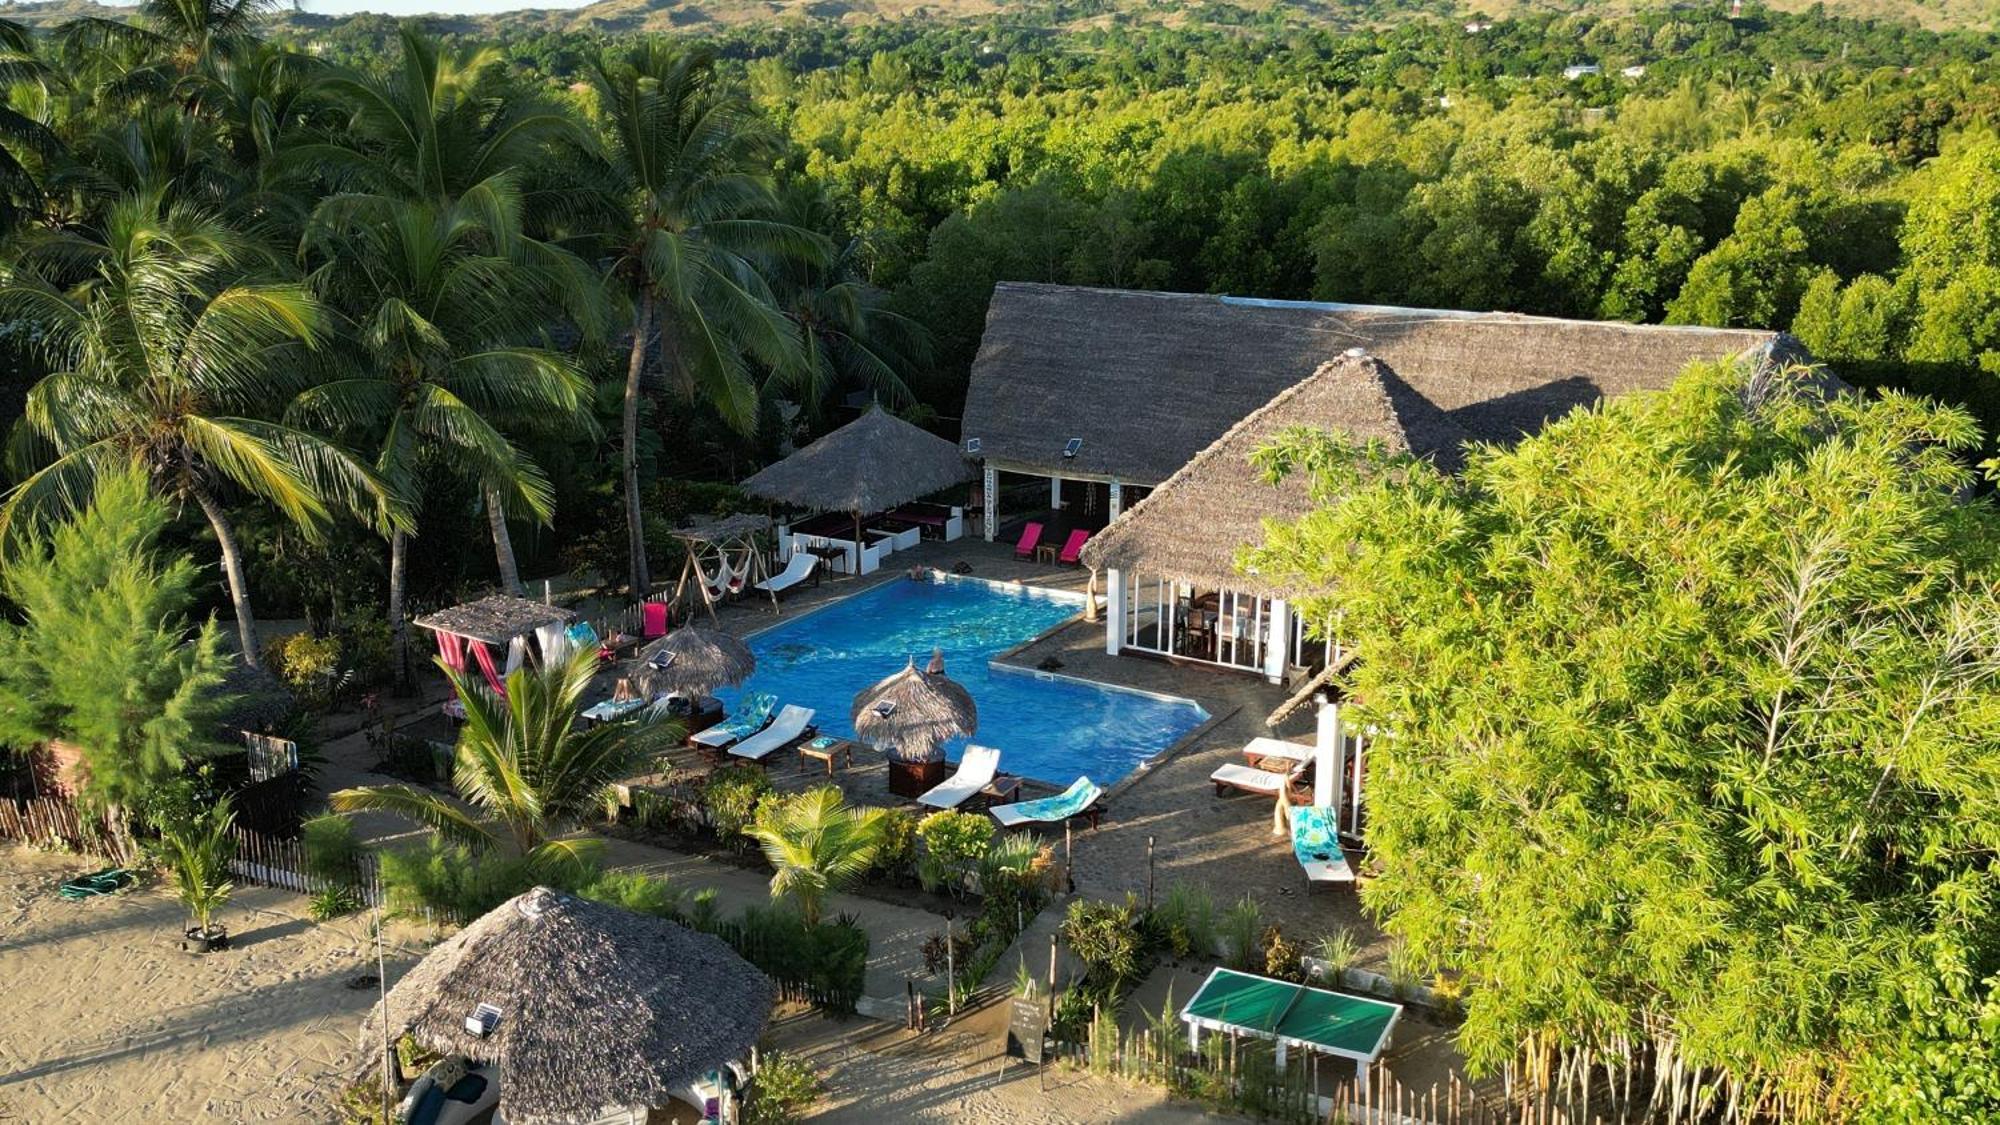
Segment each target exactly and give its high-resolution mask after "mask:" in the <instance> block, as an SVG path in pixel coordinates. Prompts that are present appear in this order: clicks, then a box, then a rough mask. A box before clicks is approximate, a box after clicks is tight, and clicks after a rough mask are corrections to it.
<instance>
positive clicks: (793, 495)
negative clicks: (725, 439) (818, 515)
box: [743, 407, 974, 515]
mask: <svg viewBox="0 0 2000 1125" xmlns="http://www.w3.org/2000/svg"><path fill="white" fill-rule="evenodd" d="M973 472H974V470H973V467H972V464H971V462H969V461H967V460H966V459H965V455H964V454H962V453H960V452H959V451H958V447H957V446H955V445H953V444H952V443H950V442H948V441H946V440H944V439H943V438H941V437H938V436H937V435H936V434H933V433H931V432H930V431H928V430H924V429H921V428H919V427H917V426H913V425H911V424H910V423H908V422H905V421H903V420H902V419H901V418H898V417H896V416H895V415H893V414H891V413H889V412H888V411H886V410H883V409H881V408H880V407H876V408H873V409H871V410H869V411H868V412H867V413H865V414H863V415H862V416H861V417H859V418H856V419H855V420H854V421H852V422H849V423H848V424H847V425H845V426H842V427H840V428H839V429H837V430H835V431H833V432H832V433H830V434H828V435H826V436H825V437H823V438H820V439H819V440H818V441H816V442H813V443H812V444H811V445H808V446H806V447H805V448H804V449H801V450H799V451H798V452H797V453H794V454H792V455H791V456H790V457H787V458H785V459H784V460H782V461H780V462H778V463H777V464H775V465H770V466H768V467H766V468H765V469H763V470H762V471H760V472H758V473H757V474H756V475H754V476H752V477H750V479H748V480H746V481H744V482H743V491H745V492H747V493H749V494H750V495H752V496H757V497H761V498H763V499H765V500H773V501H776V502H777V503H780V504H789V505H791V506H793V507H795V508H805V509H807V510H809V511H814V512H849V513H853V514H856V515H868V514H870V513H873V512H884V511H887V510H889V509H890V508H893V507H895V506H896V505H898V504H906V503H908V502H910V501H912V500H916V499H918V498H920V497H924V496H929V495H930V494H931V493H933V492H937V491H939V490H940V489H945V488H949V487H951V486H952V485H954V484H963V483H964V482H966V481H968V480H971V479H972V477H973Z"/></svg>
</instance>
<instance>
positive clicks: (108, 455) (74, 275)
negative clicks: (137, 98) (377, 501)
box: [0, 194, 380, 666]
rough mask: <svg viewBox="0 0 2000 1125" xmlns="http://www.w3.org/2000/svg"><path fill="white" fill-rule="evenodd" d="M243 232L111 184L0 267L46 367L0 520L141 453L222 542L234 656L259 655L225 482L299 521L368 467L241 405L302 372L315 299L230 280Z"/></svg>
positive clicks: (4, 300)
mask: <svg viewBox="0 0 2000 1125" xmlns="http://www.w3.org/2000/svg"><path fill="white" fill-rule="evenodd" d="M257 258H258V254H257V252H256V250H255V248H254V247H253V246H252V245H251V244H250V243H249V242H247V241H246V240H245V239H244V238H243V237H242V236H240V235H239V234H237V233H236V232H235V231H233V230H231V229H230V228H228V227H227V226H225V225H223V224H222V223H220V222H218V221H216V220H215V219H214V218H212V217H210V216H209V215H206V214H204V213H202V212H200V211H198V210H195V209H193V208H191V207H187V206H183V205H175V206H168V205H166V204H165V203H164V201H163V200H162V199H161V197H160V196H159V195H157V194H139V195H128V196H124V197H121V198H120V199H119V200H118V201H117V202H116V203H114V204H113V205H112V206H111V208H110V211H109V213H108V214H107V216H106V218H105V220H104V223H103V226H102V228H101V229H98V230H95V231H86V230H66V231H55V232H41V233H37V234H36V235H34V236H33V237H31V238H28V239H27V240H26V241H25V242H24V244H23V246H22V249H21V252H20V254H19V257H18V259H17V261H16V262H15V263H14V264H13V265H12V266H11V267H8V268H6V269H4V271H0V311H4V312H5V313H6V314H8V315H12V316H16V317H19V318H21V319H23V320H25V321H27V322H29V323H32V324H34V325H35V326H36V327H37V328H38V329H39V330H40V332H41V339H40V347H41V349H42V351H43V352H44V354H45V355H46V356H47V357H48V359H49V362H50V365H51V366H52V367H53V368H54V370H52V371H51V372H50V373H49V374H47V375H45V376H43V377H42V379H41V381H40V382H38V383H36V384H35V386H34V388H33V389H32V390H30V391H29V393H28V400H27V403H26V406H25V410H24V414H23V418H22V423H21V429H22V430H23V431H24V432H23V433H22V435H21V437H22V439H24V440H25V441H26V442H27V444H28V445H30V446H31V447H36V448H37V451H38V452H46V454H48V455H49V456H48V457H46V458H40V460H46V463H45V464H42V465H41V466H40V467H39V468H36V469H35V470H34V471H33V472H32V473H30V474H29V475H28V476H27V477H26V478H25V479H23V480H22V481H21V483H20V484H18V485H17V486H15V488H14V489H13V491H12V492H10V493H9V494H8V496H7V499H6V502H5V505H4V506H0V536H11V535H14V534H18V532H19V530H21V529H22V528H23V527H24V526H27V525H31V524H33V523H34V522H35V521H37V520H41V519H45V518H48V517H50V516H53V515H57V514H59V513H61V512H63V511H73V510H75V509H76V508H77V507H79V506H81V505H82V504H83V503H84V502H85V500H86V498H87V497H88V496H89V494H90V489H91V488H92V487H93V486H94V485H95V484H96V483H97V482H98V481H100V480H102V479H103V478H104V477H106V476H108V475H111V474H113V473H116V472H120V471H123V470H124V469H125V468H127V467H128V466H133V465H137V466H140V467H142V468H143V469H144V470H145V472H146V473H147V475H148V479H149V480H150V481H151V484H152V487H153V488H154V489H155V490H156V491H158V492H159V493H160V494H161V495H163V496H166V497H168V498H170V499H172V500H174V501H176V502H186V501H192V502H193V503H194V504H195V505H196V506H198V507H199V508H200V509H201V512H202V514H203V515H204V516H205V517H206V518H207V520H208V524H209V528H210V530H211V531H213V532H214V534H215V538H216V543H217V546H218V548H219V549H220V551H221V555H222V569H223V574H224V575H225V577H227V579H228V582H229V595H230V600H231V602H232V603H233V604H234V606H235V610H236V627H237V634H238V637H237V639H238V642H239V644H240V646H241V650H242V656H243V660H244V661H245V662H246V663H248V664H251V665H253V666H254V665H256V664H257V662H258V659H259V647H258V643H257V622H256V617H255V615H254V614H253V612H252V611H251V606H250V590H249V587H248V586H247V584H246V583H245V580H244V574H243V556H242V551H241V550H240V549H239V547H238V545H237V539H236V535H235V531H234V529H233V525H232V522H231V520H230V518H229V516H228V513H227V509H226V508H225V506H224V496H223V493H222V491H221V490H222V488H224V487H225V486H233V487H236V488H240V489H242V490H244V491H246V492H249V493H251V494H252V495H255V496H257V497H260V498H262V499H263V500H265V501H267V502H269V503H271V504H272V505H274V506H275V507H276V508H277V509H278V510H279V511H280V512H282V513H284V514H285V516H286V517H288V518H290V519H292V520H293V521H295V522H297V523H299V524H301V525H305V526H308V527H311V526H315V525H319V524H321V523H323V522H324V521H325V520H326V519H327V518H328V514H329V513H328V505H329V503H331V502H335V501H338V502H340V503H342V504H345V505H348V506H354V507H361V506H366V504H367V503H368V502H369V498H372V497H375V496H378V495H379V494H380V490H379V489H378V487H377V485H376V481H375V478H374V475H373V474H372V473H371V472H370V471H369V470H368V468H367V467H366V466H365V465H364V464H362V463H360V462H358V461H357V460H355V459H354V458H353V457H351V456H349V455H348V454H347V453H346V452H344V451H343V450H341V449H340V448H338V447H337V446H335V445H333V444H331V443H329V442H327V441H326V440H324V439H323V438H321V437H319V436H317V435H315V434H312V433H310V432H308V431H305V430H302V429H298V428H295V427H291V426H286V425H282V424H280V423H277V422H273V421H268V420H265V419H263V418H260V417H258V415H259V414H261V413H264V412H265V411H267V410H268V409H269V408H270V406H271V404H272V403H273V400H274V399H275V398H278V397H281V396H288V395H289V394H290V393H292V392H293V391H296V390H301V389H303V381H304V376H303V373H302V372H303V368H302V366H301V359H302V352H303V350H304V349H305V348H307V347H309V346H310V345H312V344H314V343H315V342H316V341H317V339H318V324H319V319H320V315H319V306H318V304H317V302H315V301H314V300H313V299H312V298H311V297H310V296H309V295H308V294H307V293H306V292H305V290H304V289H303V288H301V287H300V286H298V285H294V284H284V283H261V282H255V281H251V280H248V275H247V273H246V271H247V270H248V269H249V268H251V267H252V266H254V265H255V264H256V263H257Z"/></svg>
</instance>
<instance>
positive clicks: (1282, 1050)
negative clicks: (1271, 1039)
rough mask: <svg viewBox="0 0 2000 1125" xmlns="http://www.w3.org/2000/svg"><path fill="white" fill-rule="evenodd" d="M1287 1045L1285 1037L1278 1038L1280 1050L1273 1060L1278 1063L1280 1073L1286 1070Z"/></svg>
mask: <svg viewBox="0 0 2000 1125" xmlns="http://www.w3.org/2000/svg"><path fill="white" fill-rule="evenodd" d="M1285 1046H1286V1044H1285V1041H1284V1040H1283V1039H1280V1040H1278V1050H1277V1054H1276V1057H1275V1058H1274V1059H1273V1061H1274V1062H1276V1063H1277V1064H1278V1073H1279V1074H1283V1073H1284V1072H1285Z"/></svg>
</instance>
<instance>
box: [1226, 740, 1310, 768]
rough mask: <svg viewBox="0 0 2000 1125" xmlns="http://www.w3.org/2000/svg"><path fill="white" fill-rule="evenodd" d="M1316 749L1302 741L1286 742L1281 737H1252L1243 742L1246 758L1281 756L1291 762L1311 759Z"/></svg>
mask: <svg viewBox="0 0 2000 1125" xmlns="http://www.w3.org/2000/svg"><path fill="white" fill-rule="evenodd" d="M1315 752H1316V751H1314V749H1313V748H1312V747H1310V746H1307V745H1306V744H1305V743H1303V742H1286V741H1285V740H1284V739H1282V738H1253V739H1251V740H1250V741H1248V742H1246V743H1244V744H1243V756H1244V757H1246V758H1283V759H1285V760H1287V761H1292V762H1305V761H1310V760H1312V756H1313V754H1314V753H1315Z"/></svg>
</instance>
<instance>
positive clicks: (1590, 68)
mask: <svg viewBox="0 0 2000 1125" xmlns="http://www.w3.org/2000/svg"><path fill="white" fill-rule="evenodd" d="M1602 73H1604V68H1603V67H1600V66H1598V65H1597V64H1596V63H1577V64H1575V65H1573V66H1566V67H1563V77H1564V78H1567V79H1569V80H1570V81H1571V82H1574V81H1576V80H1577V79H1579V78H1587V77H1589V76H1590V75H1593V74H1602Z"/></svg>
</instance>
